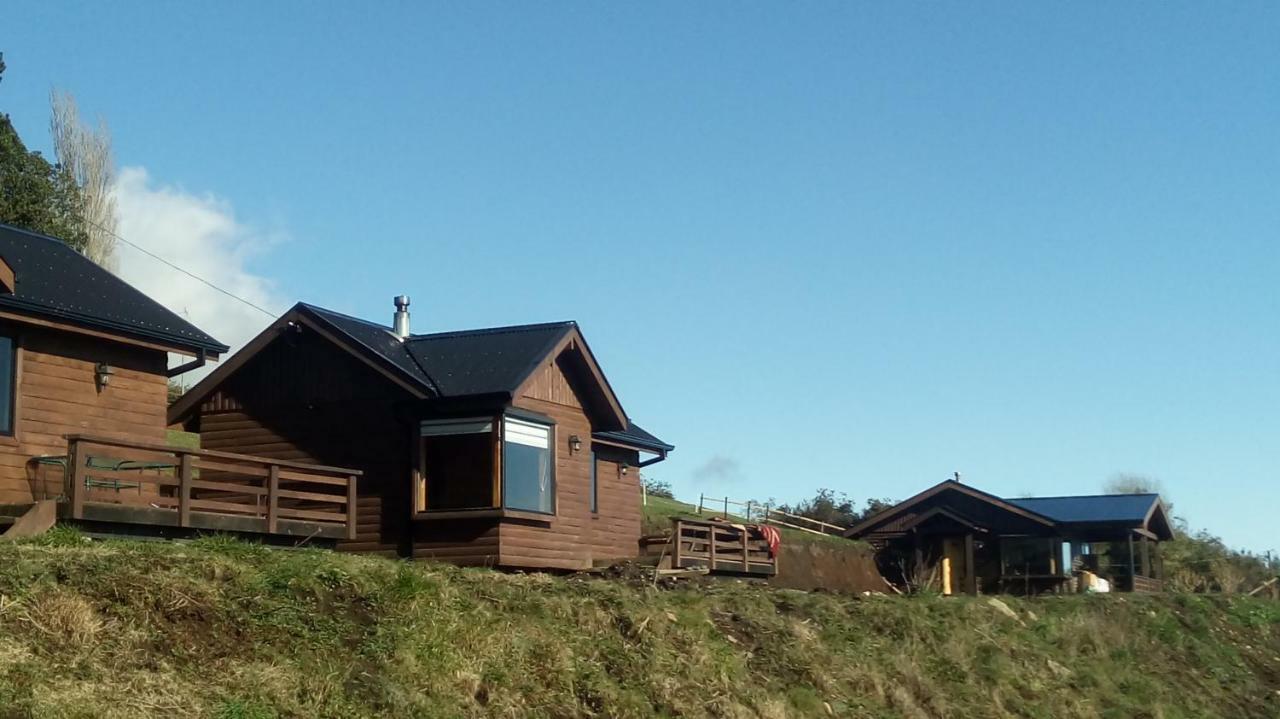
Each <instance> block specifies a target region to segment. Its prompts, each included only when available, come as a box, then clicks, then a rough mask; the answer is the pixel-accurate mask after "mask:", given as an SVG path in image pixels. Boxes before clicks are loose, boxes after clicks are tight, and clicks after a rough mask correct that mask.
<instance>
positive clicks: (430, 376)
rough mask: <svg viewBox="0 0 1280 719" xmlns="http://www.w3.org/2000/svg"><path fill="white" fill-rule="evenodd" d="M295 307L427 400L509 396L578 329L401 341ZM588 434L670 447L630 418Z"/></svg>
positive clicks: (515, 329)
mask: <svg viewBox="0 0 1280 719" xmlns="http://www.w3.org/2000/svg"><path fill="white" fill-rule="evenodd" d="M298 309H299V310H302V311H304V312H307V313H308V314H309V315H310V316H312V317H314V318H316V319H319V320H320V321H321V322H323V323H324V324H326V325H327V326H329V327H331V328H333V329H335V330H337V331H338V332H340V333H341V334H343V335H345V336H346V338H347V339H348V340H349V341H351V342H352V344H354V345H356V346H357V347H359V348H362V349H364V350H366V351H369V352H372V353H373V354H374V355H375V356H376V357H378V358H381V359H382V360H383V361H385V362H387V363H388V364H390V365H391V366H393V367H395V368H396V369H398V370H399V371H400V372H401V373H402V374H403V375H404V376H405V377H406V378H407V379H409V380H411V381H413V382H415V383H417V384H418V385H420V386H421V388H422V389H423V390H425V391H426V392H428V393H429V394H430V395H431V396H433V397H449V398H454V397H468V396H476V395H492V394H514V393H515V392H516V390H518V389H519V388H520V385H521V383H523V382H524V380H525V379H526V378H527V377H528V376H529V374H530V373H531V372H533V370H534V369H535V368H536V367H537V366H538V363H540V362H541V361H542V360H543V359H544V358H545V357H546V356H547V355H548V354H550V353H551V350H552V349H554V348H555V346H556V344H558V343H559V342H560V341H561V340H562V339H564V336H565V334H566V333H568V332H570V331H572V330H574V329H575V328H577V326H578V325H577V323H576V322H547V323H543V324H533V325H514V326H511V327H490V328H486V329H478V330H461V331H457V332H436V333H432V334H418V335H409V337H408V338H406V339H405V340H404V341H401V340H400V339H399V338H398V337H396V336H395V334H394V333H393V332H392V331H391V328H390V327H389V326H386V325H380V324H378V323H376V322H369V321H368V320H362V319H359V318H357V317H351V316H350V315H344V314H342V313H340V312H334V311H332V310H327V309H325V308H323V307H316V306H315V305H309V304H306V303H303V302H300V303H298ZM592 436H594V437H599V438H601V439H612V440H614V441H617V442H622V443H626V444H628V445H631V446H635V447H640V448H643V449H651V450H653V451H655V452H670V451H671V450H673V449H675V447H674V446H672V445H670V444H667V443H666V442H663V441H662V440H660V439H658V438H657V437H655V436H653V435H652V434H649V433H648V432H646V431H645V430H644V429H642V428H640V427H639V426H638V425H636V424H635V423H634V422H630V420H628V426H627V428H626V429H625V430H619V431H612V432H596V433H595V434H593V435H592Z"/></svg>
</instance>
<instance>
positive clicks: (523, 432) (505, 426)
mask: <svg viewBox="0 0 1280 719" xmlns="http://www.w3.org/2000/svg"><path fill="white" fill-rule="evenodd" d="M502 436H503V439H505V440H506V441H508V442H511V443H513V444H523V445H525V446H527V447H537V448H538V449H548V448H549V447H551V428H550V427H547V426H546V425H541V424H534V423H532V422H525V421H522V420H518V419H512V418H510V417H507V418H506V419H504V420H503V422H502Z"/></svg>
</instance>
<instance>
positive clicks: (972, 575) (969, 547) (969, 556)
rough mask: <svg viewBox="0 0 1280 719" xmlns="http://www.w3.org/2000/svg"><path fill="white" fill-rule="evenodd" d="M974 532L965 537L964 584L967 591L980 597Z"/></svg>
mask: <svg viewBox="0 0 1280 719" xmlns="http://www.w3.org/2000/svg"><path fill="white" fill-rule="evenodd" d="M975 564H976V562H974V559H973V532H969V533H968V534H966V535H964V584H965V589H964V590H965V591H966V592H968V593H969V594H970V595H972V596H975V597H976V596H978V573H977V572H976V571H974V565H975Z"/></svg>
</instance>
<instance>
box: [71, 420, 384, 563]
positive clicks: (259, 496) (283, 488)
mask: <svg viewBox="0 0 1280 719" xmlns="http://www.w3.org/2000/svg"><path fill="white" fill-rule="evenodd" d="M360 474H361V473H360V472H359V471H358V470H354V469H344V468H341V467H325V466H320V465H313V464H304V463H301V462H289V461H284V460H275V459H269V458H266V457H254V456H250V455H245V454H234V453H231V452H219V451H214V450H207V449H205V450H202V449H185V448H181V447H171V446H168V445H163V444H150V443H146V442H132V441H122V440H117V439H110V438H106V437H98V436H92V435H83V434H75V435H68V436H67V458H66V469H65V471H64V476H65V495H66V498H67V503H68V505H69V509H68V514H69V516H70V517H71V518H73V519H89V520H95V519H97V520H103V521H120V522H126V523H133V524H156V525H163V526H176V527H192V528H203V529H225V530H228V531H248V532H265V533H268V534H287V535H299V534H306V535H313V536H321V537H329V538H335V539H341V538H346V539H354V538H355V536H356V482H357V478H358V477H359V476H360Z"/></svg>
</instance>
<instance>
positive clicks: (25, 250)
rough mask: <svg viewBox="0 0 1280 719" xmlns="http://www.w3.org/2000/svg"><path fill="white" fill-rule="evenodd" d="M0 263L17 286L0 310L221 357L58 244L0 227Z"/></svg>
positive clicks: (182, 324)
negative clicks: (130, 336) (51, 319)
mask: <svg viewBox="0 0 1280 719" xmlns="http://www.w3.org/2000/svg"><path fill="white" fill-rule="evenodd" d="M0 257H3V258H4V261H5V262H7V263H8V264H9V267H10V268H12V269H13V272H14V276H15V278H16V281H15V283H14V284H16V285H17V286H16V287H15V288H14V292H13V294H0V308H4V309H10V310H14V311H17V312H20V313H22V314H28V315H33V316H40V317H48V318H54V319H59V320H62V321H65V322H70V323H72V324H77V325H82V326H85V327H90V328H94V329H101V330H106V331H109V332H115V333H119V334H126V335H132V336H135V337H138V338H140V339H147V340H153V341H157V342H160V343H164V344H168V345H174V346H177V347H182V348H189V349H192V350H206V351H208V352H213V353H218V354H221V353H223V352H226V351H227V346H226V345H224V344H222V343H221V342H219V341H217V340H216V339H214V338H212V337H210V336H209V335H207V334H205V333H204V332H201V331H200V330H199V329H198V328H196V326H195V325H193V324H191V323H190V322H187V321H186V320H184V319H182V318H181V317H179V316H178V315H176V314H174V313H173V312H172V311H170V310H169V309H167V308H166V307H164V306H163V305H161V304H160V303H158V302H156V301H155V300H153V299H151V298H150V297H148V296H146V295H144V294H143V293H141V292H139V291H138V290H137V289H134V287H133V286H131V285H130V284H129V283H127V282H125V281H124V280H122V279H120V278H119V277H116V276H115V275H113V274H111V273H110V272H108V271H107V270H105V269H103V268H102V267H99V266H98V265H96V264H94V263H93V262H92V261H90V260H89V259H88V258H86V257H85V256H84V255H81V254H80V253H79V252H76V251H75V250H73V249H71V248H70V247H69V246H67V245H66V244H65V243H63V242H62V241H61V240H57V239H54V238H52V237H46V236H44V235H39V234H36V233H34V232H30V231H28V230H23V229H20V228H17V227H13V226H10V225H5V224H0Z"/></svg>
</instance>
